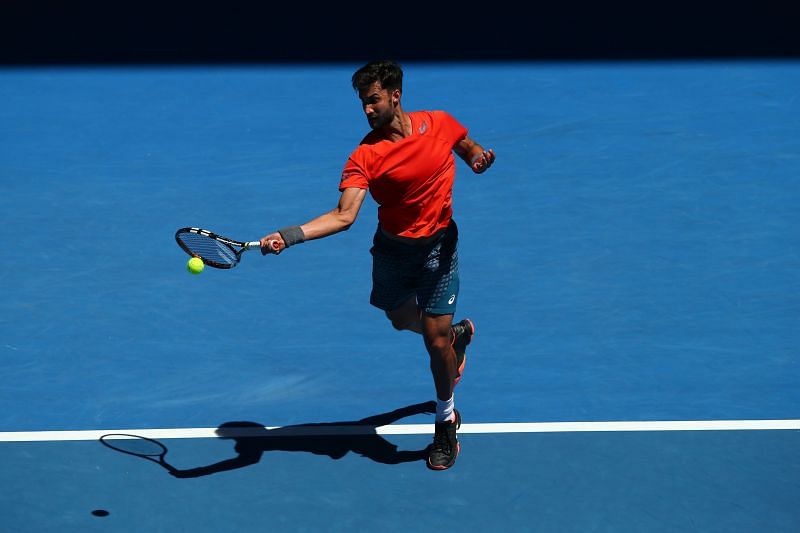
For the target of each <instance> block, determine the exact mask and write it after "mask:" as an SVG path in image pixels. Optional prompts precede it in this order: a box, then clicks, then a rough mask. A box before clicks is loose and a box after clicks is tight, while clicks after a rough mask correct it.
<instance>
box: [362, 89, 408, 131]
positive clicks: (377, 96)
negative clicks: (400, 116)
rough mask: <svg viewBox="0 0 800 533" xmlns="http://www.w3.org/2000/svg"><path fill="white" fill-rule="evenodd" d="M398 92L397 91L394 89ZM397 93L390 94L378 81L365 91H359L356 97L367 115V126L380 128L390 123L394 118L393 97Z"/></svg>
mask: <svg viewBox="0 0 800 533" xmlns="http://www.w3.org/2000/svg"><path fill="white" fill-rule="evenodd" d="M394 92H395V93H398V92H397V91H394ZM397 96H399V93H398V94H395V95H393V94H391V93H389V91H388V90H387V89H384V88H383V87H381V84H380V82H378V81H376V82H375V83H373V84H372V85H370V86H369V88H368V89H367V90H365V91H359V93H358V97H359V98H360V99H361V105H362V107H363V108H364V114H365V115H367V122H369V127H370V128H372V129H373V130H377V129H381V128H383V127H385V126H388V125H389V124H391V123H392V119H393V118H394V109H395V97H397Z"/></svg>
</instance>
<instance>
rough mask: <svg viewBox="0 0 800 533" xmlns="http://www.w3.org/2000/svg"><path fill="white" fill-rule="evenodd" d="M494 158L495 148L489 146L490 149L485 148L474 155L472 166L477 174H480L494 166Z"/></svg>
mask: <svg viewBox="0 0 800 533" xmlns="http://www.w3.org/2000/svg"><path fill="white" fill-rule="evenodd" d="M494 159H495V156H494V150H492V149H491V148H489V149H488V150H484V151H483V152H481V153H480V154H478V155H476V156H475V157H473V158H472V163H471V164H470V167H471V168H472V171H473V172H474V173H475V174H480V173H482V172H486V169H487V168H489V167H490V166H492V163H494Z"/></svg>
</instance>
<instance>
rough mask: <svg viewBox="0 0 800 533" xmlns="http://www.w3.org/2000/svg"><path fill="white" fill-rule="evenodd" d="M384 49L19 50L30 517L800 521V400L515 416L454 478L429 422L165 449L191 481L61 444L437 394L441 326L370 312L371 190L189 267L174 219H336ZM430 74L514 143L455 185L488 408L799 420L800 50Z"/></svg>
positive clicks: (14, 526)
mask: <svg viewBox="0 0 800 533" xmlns="http://www.w3.org/2000/svg"><path fill="white" fill-rule="evenodd" d="M358 66H359V65H356V64H353V65H350V64H341V65H329V66H314V65H302V66H300V65H298V66H285V67H271V66H263V67H255V66H254V67H247V68H245V67H241V68H234V67H204V68H200V67H192V68H190V67H163V68H144V67H143V68H95V69H90V68H63V69H58V68H37V69H6V70H2V71H0V121H1V122H2V124H3V125H4V127H3V128H2V129H0V213H2V225H0V227H2V236H3V238H4V242H5V243H6V247H5V252H4V253H3V254H2V255H0V279H2V286H3V298H2V300H0V353H1V354H2V358H0V405H2V407H3V409H2V414H1V415H0V437H2V441H3V442H2V443H0V450H2V452H3V453H2V459H0V464H1V465H2V468H0V472H2V474H0V475H2V481H3V485H4V487H5V489H6V490H5V491H4V496H3V497H2V499H0V514H1V515H2V516H3V519H2V528H0V529H3V530H7V531H14V532H17V531H32V532H39V531H59V532H61V531H176V530H186V531H198V532H204V531H261V530H264V531H274V530H277V531H295V530H301V531H310V530H313V531H320V530H321V531H353V530H362V531H431V530H443V529H448V528H450V529H459V530H468V531H487V530H514V531H554V532H567V531H580V532H584V531H614V532H617V531H633V532H651V531H665V532H666V531H675V532H682V531H719V532H732V531H741V532H752V531H770V532H774V531H779V532H794V531H798V530H800V511H798V510H797V507H796V502H797V501H798V497H800V460H798V458H797V453H796V450H797V448H798V444H799V443H798V439H799V438H800V437H799V436H798V431H797V429H798V427H800V425H798V424H796V423H795V422H791V423H790V426H791V427H793V428H794V429H789V430H761V431H757V430H751V431H744V430H728V431H674V432H673V431H644V432H634V431H618V432H605V431H604V432H597V431H592V432H558V433H542V432H539V431H538V430H537V429H536V427H534V426H522V425H521V426H519V427H521V428H527V429H524V430H521V431H523V432H520V433H506V432H503V430H495V429H491V428H492V427H493V426H486V427H487V428H488V429H487V430H486V431H479V432H475V433H469V432H465V433H464V434H463V435H462V436H461V437H460V440H461V443H462V452H461V455H460V456H459V459H458V462H457V463H456V466H455V467H454V468H453V469H452V470H450V471H447V472H444V473H434V472H431V471H429V470H427V469H426V468H425V466H424V462H423V461H422V460H420V457H422V450H424V448H425V446H427V444H428V443H429V441H430V437H431V436H430V434H427V433H426V432H424V431H420V432H411V433H412V434H401V435H396V434H388V435H384V434H381V435H377V434H373V435H366V436H363V437H360V438H351V437H346V436H341V435H339V436H329V437H325V438H317V440H314V439H310V438H307V437H306V438H303V437H297V436H295V437H291V438H283V439H278V440H276V434H274V433H273V434H269V433H268V432H267V434H266V435H263V436H262V437H256V438H254V439H250V440H248V439H239V440H240V442H239V444H238V448H237V449H238V450H239V451H238V452H237V451H236V450H235V449H234V446H236V444H237V443H236V442H234V441H232V440H230V439H213V438H166V439H160V440H161V441H162V442H163V443H164V444H165V445H166V446H167V447H168V448H169V452H168V454H167V459H168V460H169V462H170V464H172V465H174V466H175V467H176V468H178V469H181V470H188V471H190V472H191V473H192V475H193V476H194V477H189V478H186V479H179V478H175V477H173V476H171V475H169V473H168V472H167V471H166V470H165V469H163V468H161V467H160V466H159V465H157V464H154V463H152V462H149V461H146V460H143V459H140V458H136V457H132V456H128V455H123V454H120V453H116V452H114V451H113V450H110V449H109V448H107V447H104V446H103V445H102V444H101V443H100V442H98V441H97V439H96V438H91V439H88V440H78V441H70V440H66V439H67V438H68V434H66V433H65V434H54V435H53V436H52V437H48V439H50V438H52V440H44V441H42V439H41V438H40V437H41V433H39V432H43V431H73V430H77V431H79V430H97V431H107V432H109V433H114V432H120V431H121V432H136V430H141V431H145V430H147V429H153V428H155V429H165V430H169V429H174V430H180V429H181V428H210V429H213V428H217V427H220V426H221V425H224V424H226V423H231V422H242V421H247V422H250V423H251V424H253V425H255V426H258V427H262V426H268V427H276V426H287V425H298V424H302V425H304V424H320V423H330V422H347V421H352V422H355V421H358V420H361V419H364V418H367V417H372V416H376V415H380V414H382V413H387V412H390V411H393V410H395V409H398V408H402V407H405V406H409V405H412V404H418V403H420V402H426V401H429V400H431V399H433V396H434V392H433V385H432V380H431V378H430V373H429V370H428V362H427V355H426V354H425V351H424V348H423V346H422V343H421V340H420V339H419V338H418V337H415V336H414V335H413V334H410V333H407V332H406V333H398V332H396V331H394V330H393V329H392V327H391V325H390V324H389V323H388V321H386V320H385V318H383V316H382V313H381V312H379V311H377V310H376V309H374V308H371V307H370V306H369V304H368V303H367V302H368V297H369V289H370V256H369V253H368V249H369V246H370V243H371V236H372V233H373V231H374V230H375V224H376V216H375V210H376V209H375V205H374V203H373V202H371V201H369V202H368V203H367V204H366V205H365V206H364V208H363V209H362V212H361V214H360V216H359V220H358V221H357V222H356V224H355V225H354V226H353V227H352V228H351V229H350V231H348V232H346V233H343V234H340V235H337V236H334V237H331V238H329V239H324V240H320V241H315V242H310V243H306V244H303V245H301V246H297V247H296V248H292V249H291V250H288V251H287V252H286V253H284V254H282V255H281V256H280V257H274V256H270V257H262V256H261V255H260V254H258V253H257V252H256V253H254V254H252V255H245V256H244V258H243V260H242V263H241V264H240V265H239V266H237V267H236V268H235V269H234V270H232V271H219V270H212V269H210V268H207V269H206V270H205V271H204V272H203V273H202V274H201V275H199V276H192V275H190V274H188V273H187V272H186V268H185V264H186V260H187V259H188V256H186V255H185V254H184V253H183V252H182V251H181V250H180V249H179V248H178V246H177V245H176V244H175V241H174V238H173V235H174V232H175V230H176V229H178V228H180V227H184V226H202V227H207V228H209V229H211V230H213V231H216V232H218V233H221V234H223V235H227V236H229V237H232V238H234V239H240V240H255V239H258V238H260V237H261V236H263V235H265V234H266V233H268V232H271V231H273V230H274V229H276V228H278V227H282V226H286V225H289V224H299V223H303V222H305V221H307V220H309V219H311V218H313V217H314V216H316V215H318V214H321V213H322V212H324V211H327V210H329V209H331V208H333V207H334V206H335V205H336V201H337V199H338V191H337V187H338V182H339V174H340V172H341V168H342V166H343V164H344V162H345V160H346V158H347V156H348V154H349V153H350V151H351V150H352V149H353V148H354V147H355V146H356V144H357V143H358V141H359V140H360V139H361V137H362V136H363V134H364V133H365V132H366V129H367V123H366V120H365V119H364V117H363V115H362V114H361V113H362V112H361V108H360V103H359V101H358V99H357V98H356V96H355V94H354V92H353V90H352V88H351V87H350V85H349V79H350V74H351V73H352V71H353V70H355V68H357V67H358ZM405 67H406V79H405V91H404V96H403V101H404V107H405V108H406V110H416V109H446V110H448V111H449V112H451V113H452V114H453V115H454V116H456V117H457V118H458V119H459V120H460V121H461V122H462V123H464V124H465V125H466V126H467V127H468V128H469V130H470V135H471V136H472V137H473V138H475V139H476V140H478V141H479V142H481V143H482V144H483V145H484V146H486V147H492V148H494V149H495V151H496V153H497V156H498V159H497V163H496V165H495V166H494V167H493V168H492V169H490V171H489V172H488V173H486V174H484V175H480V176H476V175H473V174H471V173H470V172H469V170H468V169H467V168H466V166H464V165H463V164H461V163H459V165H460V166H459V168H458V174H457V178H456V188H455V192H454V201H455V218H456V220H457V221H458V223H459V227H460V233H461V241H460V259H461V269H462V270H461V281H462V292H461V296H460V307H459V312H458V314H457V317H456V318H457V319H460V318H462V317H466V316H468V317H470V318H472V319H473V320H474V322H475V324H476V326H477V335H476V337H475V340H474V342H473V343H472V344H471V345H470V348H469V351H468V364H467V368H466V373H465V377H464V380H463V381H462V383H461V384H460V385H459V387H458V389H457V391H456V403H457V406H458V408H459V410H460V411H461V412H462V414H463V417H464V423H465V426H468V425H469V424H476V423H486V424H489V423H519V424H526V423H537V422H573V421H574V422H603V421H631V422H638V421H641V422H645V421H687V420H697V421H714V420H726V421H734V422H735V421H745V420H786V421H796V420H797V419H800V392H799V391H800V362H798V357H797V347H798V346H800V328H798V319H800V234H798V231H797V228H798V227H799V226H800V207H798V193H800V181H798V176H800V98H798V96H797V88H798V87H800V63H797V62H760V63H753V62H751V63H746V62H718V63H714V62H693V63H677V62H676V63H669V62H662V63H644V62H643V63H563V64H553V63H549V64H545V63H542V64H538V63H517V64H458V65H456V64H409V65H405ZM431 422H432V415H430V414H426V413H420V412H416V413H415V414H412V415H410V416H407V417H404V418H401V419H398V420H396V421H395V422H394V423H395V425H397V426H398V427H401V426H402V425H404V424H430V423H431ZM431 429H432V427H431ZM122 430H124V431H122ZM266 431H267V430H265V432H266ZM12 432H13V433H12ZM19 432H25V433H24V434H23V433H19ZM37 435H38V437H37ZM185 436H190V435H189V434H188V433H187V435H185ZM32 440H39V442H31V441H32ZM393 445H397V447H398V448H397V450H399V451H400V452H404V451H405V452H411V453H408V454H400V455H397V454H396V452H395V448H394V446H393ZM243 447H244V449H245V452H246V453H244V454H242V453H241V452H242V448H243ZM242 456H244V457H245V458H248V457H249V458H251V459H253V458H254V457H256V458H257V460H251V461H250V463H253V464H246V463H247V461H244V460H243V459H242ZM237 458H238V459H237ZM400 459H402V461H400ZM225 460H231V461H233V462H226V463H224V464H223V465H221V466H220V465H219V462H220V461H225ZM403 461H406V462H403ZM392 462H399V464H386V463H392ZM215 464H216V465H217V467H213V466H211V465H215ZM228 467H235V468H228ZM217 470H219V471H217ZM98 510H102V511H107V513H108V515H107V516H95V515H93V514H92V511H98ZM99 514H103V513H99Z"/></svg>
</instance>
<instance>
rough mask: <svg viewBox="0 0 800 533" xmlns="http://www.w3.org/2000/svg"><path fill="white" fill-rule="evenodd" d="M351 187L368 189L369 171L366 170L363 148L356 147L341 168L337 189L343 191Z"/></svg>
mask: <svg viewBox="0 0 800 533" xmlns="http://www.w3.org/2000/svg"><path fill="white" fill-rule="evenodd" d="M351 187H356V188H358V189H369V172H368V170H367V161H366V153H365V150H363V149H360V148H357V149H356V150H355V151H354V152H353V153H352V154H350V157H348V158H347V162H346V163H345V164H344V169H343V170H342V179H341V181H340V182H339V190H340V191H344V190H345V189H349V188H351Z"/></svg>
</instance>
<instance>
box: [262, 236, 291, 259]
mask: <svg viewBox="0 0 800 533" xmlns="http://www.w3.org/2000/svg"><path fill="white" fill-rule="evenodd" d="M259 242H260V243H261V254H262V255H267V254H275V255H279V254H280V253H281V252H282V251H283V249H284V248H286V243H285V242H284V241H283V237H281V234H280V233H278V232H277V231H276V232H275V233H270V234H269V235H266V236H264V237H261V240H260V241H259Z"/></svg>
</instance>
